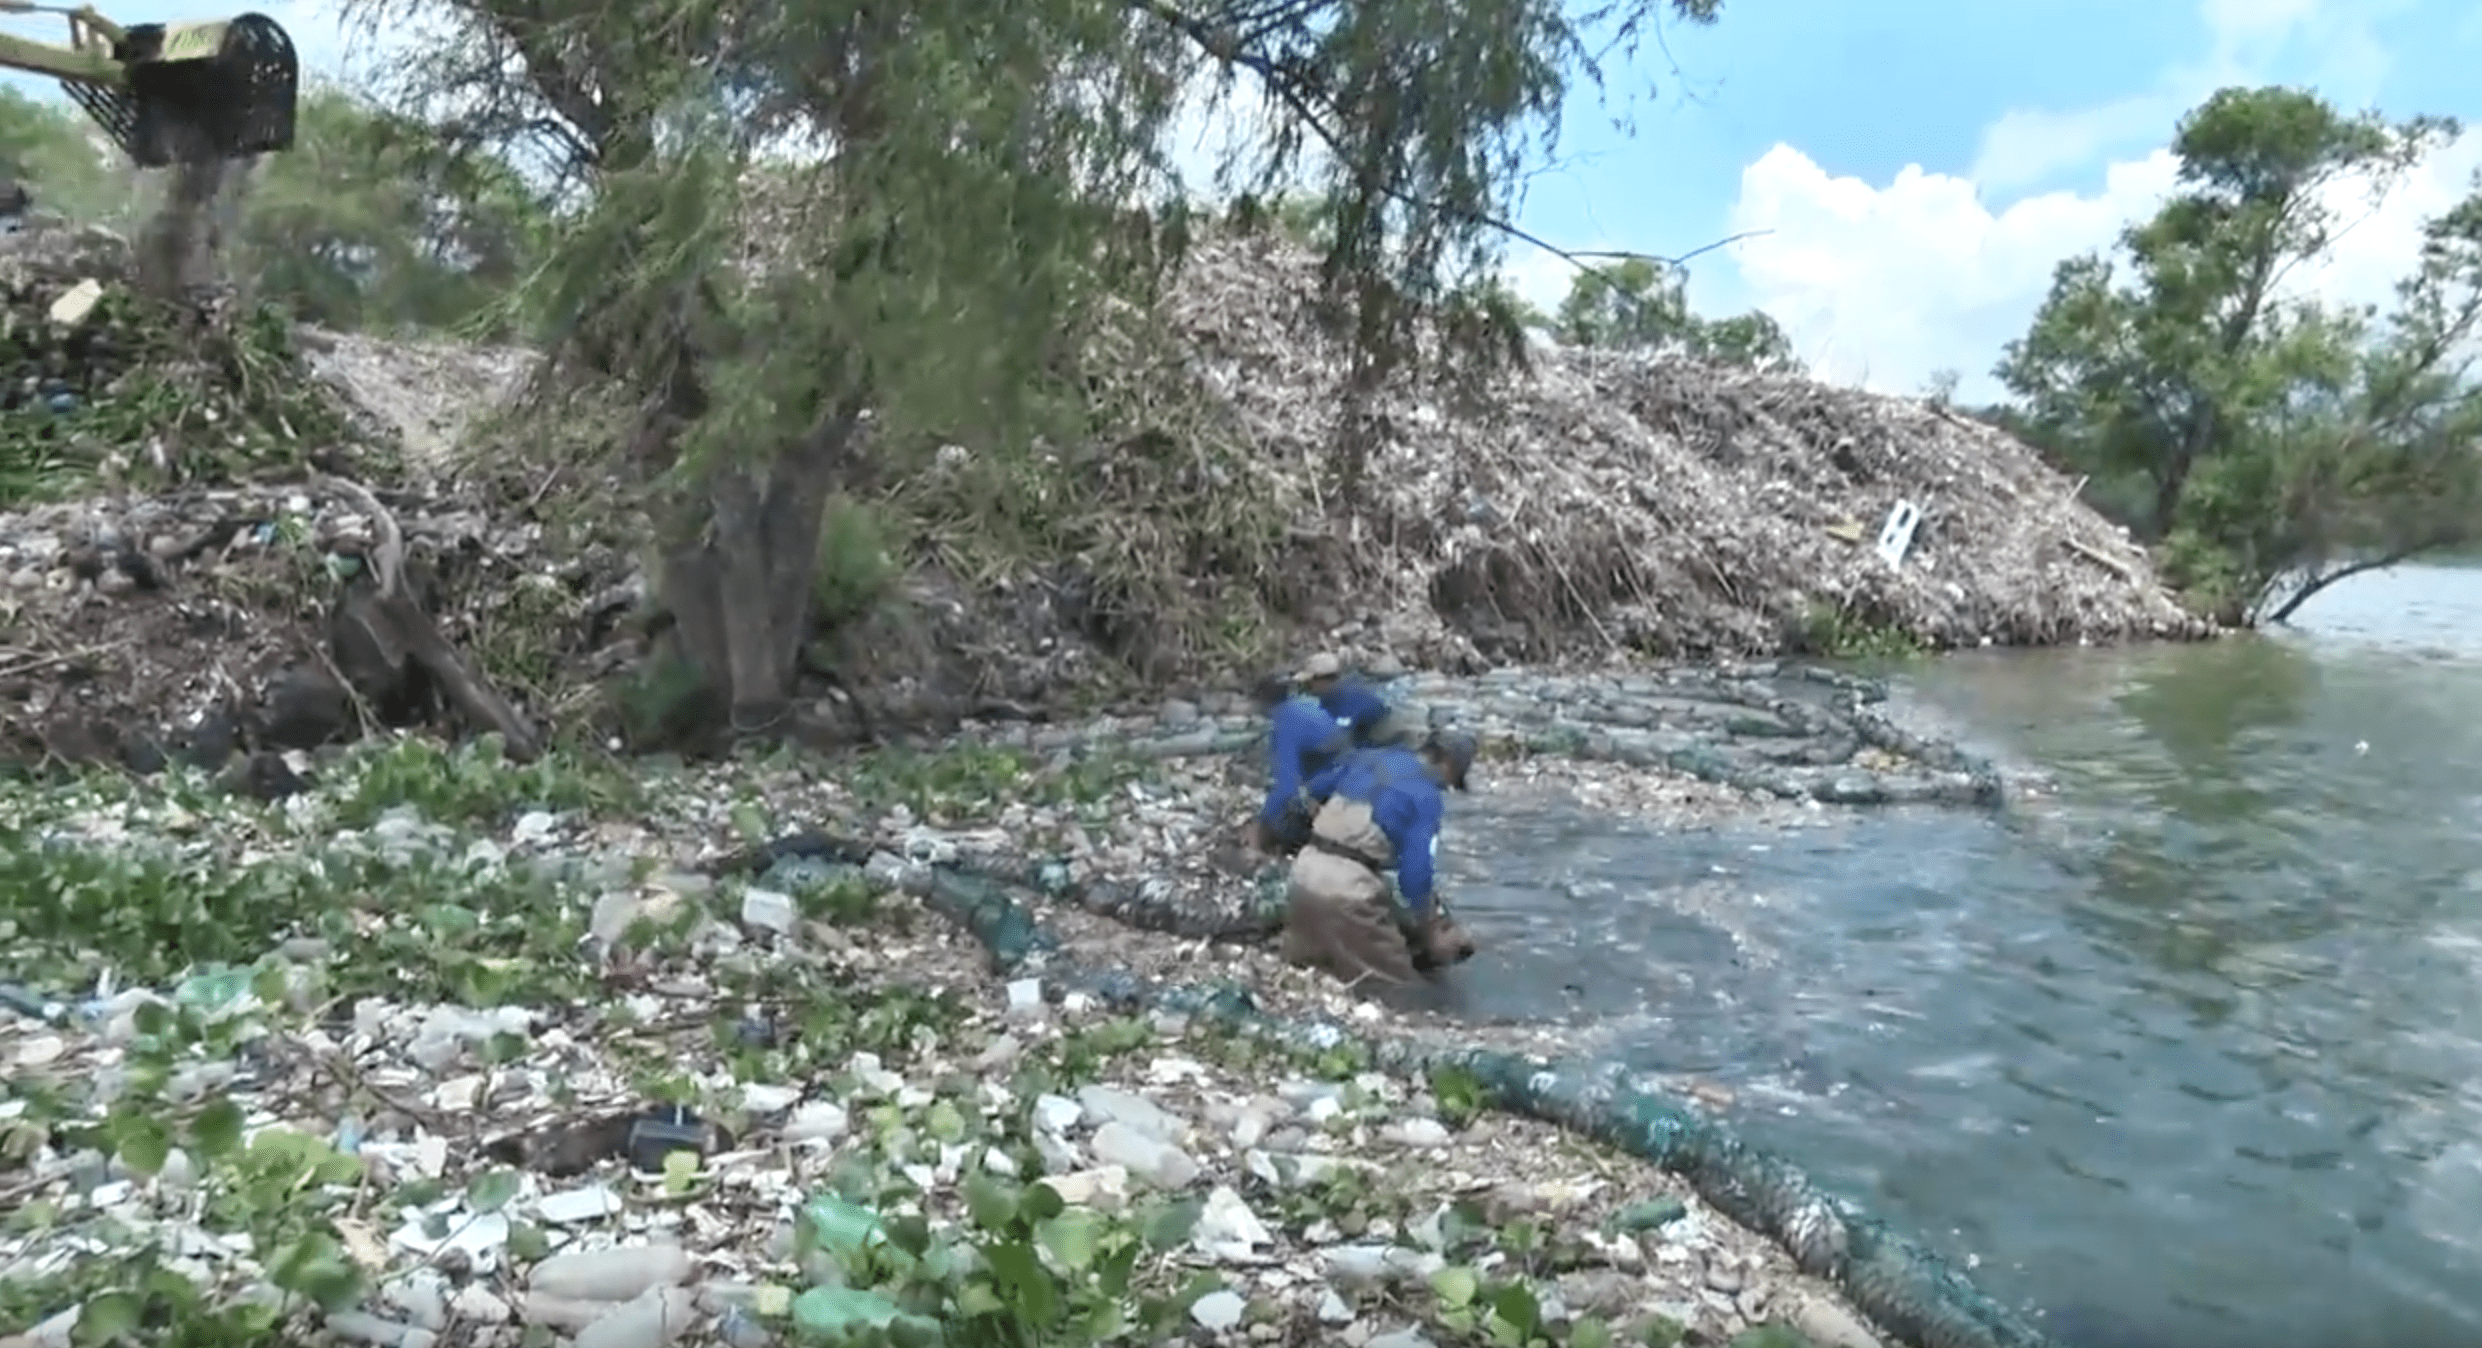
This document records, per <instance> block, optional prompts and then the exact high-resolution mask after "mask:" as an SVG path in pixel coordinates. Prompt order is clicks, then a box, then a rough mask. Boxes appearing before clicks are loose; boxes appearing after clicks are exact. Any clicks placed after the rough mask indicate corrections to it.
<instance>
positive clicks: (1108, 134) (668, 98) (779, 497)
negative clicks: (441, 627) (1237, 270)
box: [358, 0, 1717, 733]
mask: <svg viewBox="0 0 2482 1348" xmlns="http://www.w3.org/2000/svg"><path fill="white" fill-rule="evenodd" d="M1716 5H1717V0H1668V2H1667V0H1623V2H1622V3H1620V4H1618V5H1614V6H1606V7H1601V8H1598V9H1596V10H1594V11H1592V13H1591V14H1590V15H1589V16H1586V17H1580V16H1578V15H1576V14H1573V13H1572V12H1571V10H1570V9H1569V8H1568V7H1567V6H1566V5H1564V4H1563V3H1561V2H1560V0H1475V2H1474V3H1464V4H1457V5H1440V4H1436V3H1433V0H1366V2H1362V3H1345V2H1344V0H1277V3H1257V2H1256V0H1253V2H1252V3H1239V2H1238V0H1219V2H1215V3H1199V4H1195V5H1190V4H1184V3H1181V2H1180V0H1022V3H1012V4H1006V5H995V4H990V3H987V0H932V2H931V3H927V4H913V5H905V6H893V7H892V6H886V5H879V4H869V3H863V2H862V0H819V3H813V4H805V5H781V4H767V3H760V4H755V5H752V4H746V3H734V4H724V3H721V0H671V3H667V4H664V5H661V6H651V5H647V4H641V3H611V0H599V2H590V0H448V4H447V7H446V8H447V14H446V17H447V18H448V19H449V20H450V21H451V22H450V30H451V31H450V35H449V36H448V37H447V38H446V39H445V40H443V41H442V42H441V43H440V44H439V45H438V46H437V47H436V48H435V49H434V50H432V51H431V52H430V53H429V55H428V58H427V59H425V60H422V61H418V62H414V63H410V64H409V65H408V66H407V67H406V69H405V70H404V72H403V74H404V75H405V76H406V77H407V78H406V79H404V80H402V81H400V82H399V83H397V84H396V86H395V87H394V90H393V92H394V93H395V95H396V96H397V97H398V98H399V99H401V100H402V102H400V104H399V106H400V107H403V108H405V109H406V110H408V111H420V112H423V113H425V114H427V115H428V116H429V117H430V118H431V119H433V120H436V121H438V122H439V123H441V124H442V125H443V126H444V127H445V129H446V130H447V131H448V133H449V134H451V135H452V136H454V137H457V138H459V139H461V140H462V141H464V142H466V143H468V144H473V145H481V146H491V147H495V148H498V149H500V150H502V151H504V152H506V153H508V154H511V155H513V156H515V157H516V158H517V160H518V162H521V163H524V164H527V165H530V166H531V167H533V168H535V169H537V170H539V171H540V172H542V173H543V174H544V175H546V177H547V178H550V179H554V180H557V181H558V182H560V183H561V184H562V185H563V187H564V189H565V190H566V191H567V192H568V193H569V194H570V197H569V199H570V200H571V201H573V202H574V203H575V208H574V209H575V214H574V219H573V221H572V222H571V223H570V224H569V225H568V227H567V228H565V229H564V230H563V232H562V234H561V236H560V238H559V239H558V241H557V242H556V244H555V245H554V248H553V250H552V253H551V256H550V259H549V261H548V263H547V264H546V266H545V267H544V269H543V272H542V279H541V282H540V284H539V285H538V287H537V291H538V293H539V294H540V296H541V299H542V303H543V305H544V312H545V313H546V314H547V315H548V317H549V321H550V323H551V324H552V332H553V335H554V336H555V337H556V338H557V339H558V347H559V354H560V356H561V359H562V361H563V363H565V364H569V365H572V366H575V367H579V368H582V369H585V370H588V371H590V372H592V373H593V374H595V375H597V376H599V377H601V378H604V379H608V380H616V381H618V382H619V383H621V384H622V385H624V386H625V387H627V388H629V389H632V390H634V391H635V392H636V393H637V394H638V395H640V397H641V398H642V399H643V408H644V421H643V425H642V426H641V427H640V428H639V431H638V432H637V434H636V435H635V437H634V439H633V442H632V445H631V456H632V458H633V461H634V462H635V463H636V464H637V466H638V467H639V468H640V469H641V470H643V471H644V472H645V473H647V474H648V475H649V476H650V477H651V478H653V479H654V480H656V481H658V482H660V483H662V484H663V485H664V486H665V487H666V488H667V489H668V493H669V494H668V500H669V502H670V504H671V507H672V509H671V511H670V513H669V515H668V528H669V530H670V533H669V541H668V546H667V548H666V550H665V556H664V565H663V568H662V573H661V581H660V590H661V596H662V601H663V604H664V607H665V609H666V610H667V611H668V613H669V615H670V617H671V619H672V622H673V624H674V626H673V628H672V630H671V640H672V643H673V645H674V647H675V648H676V649H677V650H678V652H679V653H680V654H681V655H682V656H683V657H684V658H685V659H686V661H687V662H688V663H689V664H690V665H691V666H693V667H694V669H695V672H696V674H697V675H698V678H699V681H700V684H701V686H702V687H703V688H704V689H705V690H706V691H707V694H708V696H710V697H711V698H712V699H713V702H714V705H715V706H716V707H717V708H718V709H719V710H721V711H723V712H725V713H727V714H728V716H729V720H730V722H731V726H732V729H733V730H734V731H735V732H737V733H765V732H768V731H771V730H773V729H775V728H778V727H780V726H782V725H784V724H785V722H786V717H787V712H788V708H789V705H790V703H791V699H792V694H793V691H794V686H795V676H796V671H797V667H798V664H799V661H800V658H801V650H802V646H803V643H804V641H805V639H806V637H807V635H808V631H809V621H810V614H811V598H810V596H811V594H812V590H813V586H812V584H811V580H812V575H811V573H812V570H813V568H814V567H815V566H816V564H817V552H818V544H819V537H820V527H821V519H822V511H823V506H824V503H825V502H826V501H827V500H828V499H829V498H830V497H831V496H832V495H833V494H835V493H836V492H837V491H838V490H839V489H840V488H842V487H844V486H846V485H847V484H851V483H855V482H858V481H863V480H868V479H871V478H873V477H876V478H878V479H879V480H886V479H889V478H902V477H904V476H905V475H907V474H910V473H912V472H913V471H914V470H915V469H916V468H917V467H918V466H919V465H921V464H923V463H925V462H926V461H927V460H928V458H929V456H930V454H931V453H932V452H934V451H936V450H937V449H938V448H939V447H940V446H942V445H945V444H957V445H963V446H971V447H974V448H975V449H976V450H977V451H979V452H981V453H983V454H985V455H986V456H991V457H996V456H998V455H1000V454H1002V453H1007V454H1011V455H1016V456H1018V457H1017V458H1016V459H1015V460H1014V461H1015V462H1018V463H1021V464H1025V465H1027V467H1026V469H1025V472H1024V474H1023V477H1024V478H1026V479H1028V481H1027V483H1026V485H1025V486H1024V487H1021V488H1020V489H1019V490H1015V491H1012V492H1010V493H1008V498H1009V502H1010V504H1011V506H1012V507H1013V508H1016V509H1021V510H1022V509H1029V508H1032V507H1033V505H1034V504H1039V502H1040V500H1041V499H1042V496H1043V493H1044V491H1048V490H1068V489H1070V488H1069V485H1066V484H1069V483H1070V477H1071V475H1073V474H1081V473H1082V474H1083V475H1084V476H1085V477H1087V478H1090V479H1091V478H1094V477H1097V476H1100V475H1104V474H1106V473H1108V471H1109V468H1110V465H1109V464H1108V463H1097V462H1095V461H1094V460H1093V459H1092V458H1091V456H1090V455H1089V454H1087V453H1086V452H1085V451H1084V450H1083V449H1082V448H1081V449H1079V450H1078V451H1077V452H1074V453H1073V452H1069V451H1068V450H1065V449H1062V448H1061V447H1062V446H1079V445H1081V443H1082V441H1083V439H1084V437H1085V436H1086V435H1087V434H1088V432H1089V429H1090V428H1088V427H1085V426H1082V425H1081V424H1079V422H1080V418H1081V416H1082V415H1083V409H1082V407H1081V405H1080V403H1079V401H1078V393H1079V389H1080V381H1079V378H1078V370H1077V368H1076V367H1077V364H1078V362H1079V361H1080V360H1082V359H1083V358H1084V356H1083V352H1084V350H1085V346H1086V342H1087V339H1088V337H1089V335H1090V334H1091V333H1092V332H1093V331H1095V329H1096V325H1097V324H1099V323H1102V322H1104V321H1106V320H1107V315H1108V314H1109V312H1110V307H1109V305H1108V303H1107V301H1109V300H1110V299H1112V298H1113V297H1114V296H1115V295H1117V294H1119V293H1121V292H1124V291H1126V290H1129V289H1132V288H1135V287H1139V286H1143V285H1145V284H1147V283H1148V282H1149V277H1150V276H1151V275H1152V274H1153V273H1154V271H1155V270H1156V269H1158V268H1159V267H1160V265H1161V263H1162V262H1163V261H1164V259H1165V256H1166V254H1167V253H1177V247H1178V243H1177V241H1178V238H1179V237H1180V228H1181V213H1180V212H1179V211H1178V210H1177V209H1175V208H1174V207H1173V206H1172V204H1171V203H1170V201H1169V197H1170V196H1171V194H1172V193H1173V191H1174V188H1175V186H1176V184H1177V176H1176V174H1175V173H1174V171H1173V164H1172V162H1171V157H1170V153H1169V138H1168V137H1167V134H1166V132H1167V130H1168V128H1169V127H1170V124H1171V121H1172V119H1173V117H1174V115H1175V113H1176V111H1177V110H1178V109H1179V108H1180V107H1181V106H1182V102H1183V95H1184V94H1185V93H1187V92H1189V91H1191V90H1192V89H1193V88H1194V87H1195V85H1196V84H1197V82H1198V81H1199V80H1201V79H1207V80H1214V81H1218V82H1221V83H1223V84H1225V85H1231V84H1233V83H1234V82H1236V81H1240V80H1244V79H1246V80H1249V81H1251V82H1253V83H1254V84H1255V86H1256V87H1257V88H1258V89H1259V91H1260V92H1261V93H1262V94H1263V96H1264V97H1263V101H1264V105H1265V107H1266V110H1267V112H1268V122H1269V125H1270V126H1271V128H1272V134H1271V135H1270V136H1269V137H1268V139H1267V140H1266V141H1265V142H1264V144H1263V145H1260V146H1257V147H1249V148H1246V149H1245V150H1244V151H1243V152H1242V157H1241V158H1240V159H1237V160H1236V161H1235V162H1234V163H1233V164H1231V165H1228V166H1227V167H1228V168H1229V169H1230V170H1231V171H1230V174H1229V175H1228V180H1230V181H1245V182H1247V183H1248V184H1249V186H1250V187H1251V188H1252V189H1253V190H1257V191H1261V192H1264V193H1266V194H1269V195H1273V194H1275V193H1277V192H1279V191H1281V190H1282V189H1284V188H1287V187H1290V186H1294V185H1296V184H1300V183H1304V182H1305V181H1306V185H1307V186H1308V187H1310V188H1312V189H1314V190H1316V191H1318V192H1319V193H1320V195H1322V196H1323V197H1324V199H1325V206H1324V207H1323V208H1322V209H1321V210H1320V211H1319V212H1317V215H1318V216H1319V217H1320V218H1323V219H1324V221H1325V222H1326V223H1325V227H1324V228H1323V229H1322V230H1321V231H1320V234H1321V238H1322V242H1323V244H1324V259H1323V261H1324V268H1323V272H1322V275H1323V282H1324V287H1325V290H1326V294H1327V298H1328V299H1329V300H1330V301H1331V303H1332V306H1333V308H1334V309H1335V311H1336V313H1337V315H1338V319H1339V322H1340V324H1341V326H1342V328H1343V330H1344V331H1346V332H1347V333H1348V334H1349V335H1350V337H1351V338H1352V342H1353V349H1354V351H1355V352H1356V357H1355V361H1354V365H1353V374H1352V380H1353V386H1354V387H1355V388H1356V389H1357V390H1359V391H1361V392H1363V393H1367V392H1368V391H1369V390H1371V389H1373V388H1375V387H1376V383H1377V381H1378V380H1380V379H1383V378H1384V377H1385V376H1387V375H1388V374H1389V373H1390V372H1391V371H1393V370H1396V369H1399V368H1401V367H1402V365H1403V364H1404V363H1405V362H1406V361H1408V360H1410V359H1412V358H1413V357H1414V355H1415V353H1416V349H1417V348H1416V343H1415V340H1414V337H1415V333H1416V320H1417V319H1418V318H1419V317H1420V316H1421V315H1422V314H1423V313H1424V312H1425V311H1426V308H1427V306H1429V305H1432V304H1434V303H1436V302H1438V301H1440V300H1442V299H1443V298H1446V297H1449V296H1453V295H1456V294H1458V293H1460V287H1462V286H1464V285H1465V284H1466V283H1468V282H1469V281H1471V280H1472V279H1473V278H1474V277H1475V276H1477V275H1478V274H1479V273H1481V272H1483V271H1484V270H1486V269H1487V267H1488V264H1489V263H1491V262H1492V261H1494V260H1495V258H1496V253H1497V251H1498V248H1497V238H1496V235H1495V229H1494V222H1495V221H1496V220H1498V219H1500V218H1503V217H1504V215H1505V212H1506V210H1507V209H1508V206H1509V205H1510V203H1511V201H1512V200H1513V196H1514V191H1515V189H1516V187H1517V186H1518V184H1519V182H1520V179H1521V173H1522V170H1523V168H1524V167H1525V165H1526V163H1527V162H1528V160H1529V158H1530V157H1531V156H1532V155H1533V154H1535V153H1536V152H1537V151H1538V149H1539V147H1540V146H1542V145H1543V144H1544V143H1546V142H1547V141H1548V139H1549V138H1550V137H1551V136H1552V135H1553V134H1554V132H1555V131H1556V127H1557V123H1558V117H1559V113H1560V110H1561V107H1562V105H1563V103H1564V101H1565V98H1566V95H1567V93H1568V90H1569V89H1570V87H1571V85H1572V83H1573V82H1574V81H1575V80H1577V79H1578V78H1581V77H1591V76H1592V75H1593V74H1594V73H1595V71H1594V62H1595V59H1596V55H1597V54H1598V53H1601V52H1605V51H1610V50H1615V49H1620V50H1625V49H1626V39H1629V38H1631V37H1632V36H1634V35H1635V34H1636V33H1637V32H1638V31H1639V30H1640V29H1642V28H1643V27H1644V26H1645V25H1646V24H1647V23H1649V22H1650V21H1652V20H1653V19H1655V18H1658V17H1660V16H1661V15H1662V14H1663V13H1665V12H1667V11H1668V12H1672V13H1677V14H1678V15H1680V16H1683V17H1686V18H1688V19H1691V20H1693V21H1707V20H1711V19H1712V18H1713V17H1714V14H1715V10H1716ZM416 11H423V12H426V13H427V12H430V11H429V6H428V5H426V4H423V3H421V2H420V0H361V3H360V5H359V7H358V12H359V13H360V15H361V16H362V17H363V18H364V19H365V20H367V21H370V22H372V23H374V24H388V25H391V26H394V27H396V28H398V29H399V31H406V30H410V29H415V28H416V27H417V26H416V25H413V24H410V23H409V24H397V23H395V22H394V21H395V20H397V19H400V18H411V17H413V15H414V13H415V12H416ZM1614 39H1616V40H1619V41H1620V45H1619V46H1618V47H1617V48H1615V45H1614V42H1613V41H1611V40H1614ZM1133 204H1145V205H1150V206H1152V207H1154V208H1155V210H1154V213H1153V215H1152V218H1151V219H1150V218H1149V216H1148V215H1147V214H1146V213H1143V212H1136V213H1133V211H1132V209H1131V208H1132V206H1133ZM1344 420H1345V423H1346V426H1347V430H1346V432H1345V433H1344V434H1343V436H1342V437H1341V439H1340V441H1339V444H1338V446H1337V451H1338V452H1337V458H1336V462H1337V474H1338V477H1339V480H1340V483H1341V484H1342V486H1343V488H1344V491H1343V492H1342V498H1343V499H1345V500H1348V501H1349V500H1351V499H1353V498H1354V491H1353V488H1354V486H1355V484H1356V483H1357V481H1358V476H1359V473H1360V468H1361V463H1362V458H1363V455H1364V453H1365V450H1366V446H1367V444H1368V443H1369V439H1368V437H1367V435H1366V427H1364V425H1363V423H1362V419H1360V418H1356V417H1354V416H1350V415H1348V416H1347V417H1346V418H1345V419H1344ZM1044 474H1049V475H1050V476H1048V477H1045V476H1043V475H1044ZM1037 483H1039V486H1038V485H1036V484H1037ZM1122 546H1125V545H1122Z"/></svg>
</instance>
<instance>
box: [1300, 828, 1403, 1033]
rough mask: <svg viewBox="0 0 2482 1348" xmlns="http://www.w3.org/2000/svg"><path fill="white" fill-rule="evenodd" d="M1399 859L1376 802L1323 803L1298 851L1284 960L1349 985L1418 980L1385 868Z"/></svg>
mask: <svg viewBox="0 0 2482 1348" xmlns="http://www.w3.org/2000/svg"><path fill="white" fill-rule="evenodd" d="M1395 864H1396V849H1395V847H1394V846H1393V845H1391V844H1390V843H1389V842H1388V839H1387V835H1386V834H1385V833H1382V832H1380V831H1379V826H1378V824H1377V823H1376V822H1374V821H1373V820H1372V819H1371V815H1370V802H1368V801H1363V800H1348V799H1345V798H1344V797H1341V796H1338V797H1335V798H1333V799H1331V800H1329V801H1328V802H1327V804H1326V805H1324V806H1322V807H1320V809H1319V812H1318V814H1317V816H1316V817H1314V818H1313V819H1312V820H1311V821H1310V839H1309V842H1308V843H1307V844H1306V845H1304V846H1303V847H1302V849H1301V851H1300V852H1299V853H1298V854H1296V855H1295V856H1294V857H1293V872H1292V890H1291V893H1290V895H1289V896H1288V901H1287V903H1286V906H1285V915H1284V958H1285V959H1287V960H1289V961H1291V962H1292V963H1295V964H1302V965H1308V966H1310V967H1313V968H1323V969H1325V970H1327V971H1328V972H1329V973H1331V974H1334V975H1335V976H1336V977H1337V978H1339V979H1342V980H1343V981H1344V982H1346V983H1362V982H1371V983H1378V984H1381V985H1383V986H1402V985H1405V984H1410V983H1413V982H1415V981H1416V980H1417V979H1418V978H1419V975H1418V974H1417V973H1416V972H1415V971H1414V967H1413V951H1412V949H1411V948H1410V947H1409V946H1407V945H1406V943H1405V932H1404V928H1403V926H1402V925H1400V923H1399V922H1398V919H1397V913H1396V894H1395V886H1394V885H1392V884H1390V883H1389V881H1388V878H1387V876H1386V875H1385V874H1384V872H1386V871H1387V870H1388V868H1390V867H1392V866H1394V865H1395Z"/></svg>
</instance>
